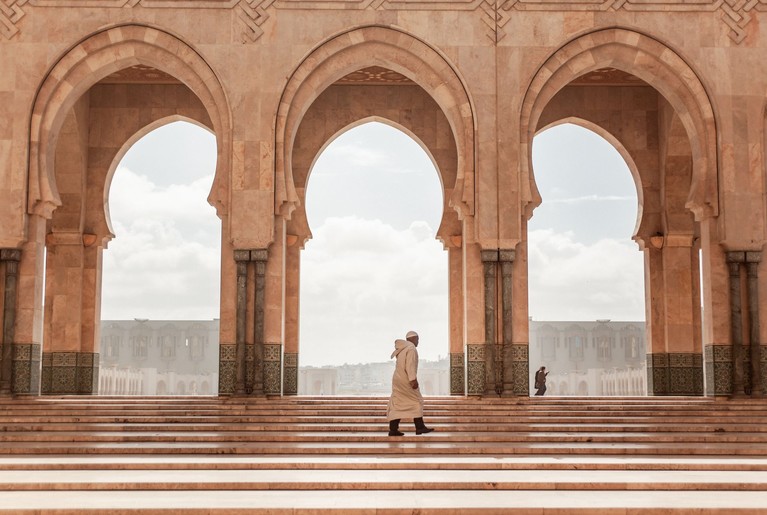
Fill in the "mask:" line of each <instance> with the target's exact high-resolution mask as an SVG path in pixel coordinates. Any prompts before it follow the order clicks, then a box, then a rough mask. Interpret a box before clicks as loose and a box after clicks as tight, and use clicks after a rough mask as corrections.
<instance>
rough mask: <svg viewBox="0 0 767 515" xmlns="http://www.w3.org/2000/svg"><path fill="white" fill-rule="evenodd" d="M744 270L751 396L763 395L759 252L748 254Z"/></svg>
mask: <svg viewBox="0 0 767 515" xmlns="http://www.w3.org/2000/svg"><path fill="white" fill-rule="evenodd" d="M748 254H751V255H753V256H747V261H748V262H747V263H746V269H747V272H748V314H749V317H748V318H749V323H750V327H749V329H750V331H749V335H750V338H751V395H757V396H761V395H764V377H762V353H761V350H762V346H761V342H760V339H759V274H758V268H759V261H761V257H762V256H761V253H760V252H749V253H748ZM748 257H751V259H748Z"/></svg>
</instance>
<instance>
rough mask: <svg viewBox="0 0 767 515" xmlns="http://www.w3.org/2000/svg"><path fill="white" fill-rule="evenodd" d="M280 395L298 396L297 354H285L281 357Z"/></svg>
mask: <svg viewBox="0 0 767 515" xmlns="http://www.w3.org/2000/svg"><path fill="white" fill-rule="evenodd" d="M282 359H283V360H284V363H285V365H284V367H283V370H282V395H298V353H297V352H285V353H284V354H283V355H282Z"/></svg>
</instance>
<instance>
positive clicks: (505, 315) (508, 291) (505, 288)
mask: <svg viewBox="0 0 767 515" xmlns="http://www.w3.org/2000/svg"><path fill="white" fill-rule="evenodd" d="M499 259H500V261H501V316H502V323H503V326H502V327H503V329H502V331H503V334H502V338H503V362H502V363H503V368H502V369H501V372H502V376H501V381H500V382H501V385H502V393H503V395H513V394H514V377H513V370H514V368H513V355H512V352H513V350H512V344H513V332H512V329H513V321H512V320H513V314H514V309H513V305H512V288H513V281H512V279H513V276H512V273H513V265H514V251H513V250H506V251H501V252H499Z"/></svg>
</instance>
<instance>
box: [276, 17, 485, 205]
mask: <svg viewBox="0 0 767 515" xmlns="http://www.w3.org/2000/svg"><path fill="white" fill-rule="evenodd" d="M367 66H382V67H385V68H388V69H390V70H393V71H395V72H398V73H401V74H402V75H404V76H406V77H408V78H409V79H411V80H412V81H413V82H415V83H416V84H418V85H419V86H421V87H422V88H423V89H424V90H425V91H426V92H427V93H428V94H429V95H431V97H432V98H434V100H435V101H436V103H437V105H439V107H440V108H441V109H442V111H443V112H444V114H445V117H446V118H447V120H448V122H449V124H450V128H451V129H452V132H453V137H454V138H455V142H456V149H457V157H458V163H457V174H456V180H455V187H454V189H453V195H452V197H451V198H450V205H451V206H452V207H453V208H455V209H456V210H457V211H458V212H459V214H460V215H461V216H463V215H466V214H468V215H471V214H473V213H474V168H475V156H476V151H475V145H476V141H475V136H474V133H475V129H474V128H475V126H476V124H475V109H474V106H473V103H472V101H471V99H470V98H469V95H468V92H467V88H466V85H465V82H464V81H463V79H462V78H461V77H460V76H459V74H458V72H457V71H456V69H455V68H454V67H453V66H452V65H451V64H450V63H449V62H448V60H447V59H446V58H445V56H443V55H442V54H441V53H439V51H437V50H436V49H434V48H432V47H431V46H429V45H427V44H426V43H424V42H423V41H421V40H419V39H417V38H415V37H413V36H411V35H409V34H407V33H405V32H402V31H400V30H398V29H393V28H384V27H379V26H369V27H362V28H356V29H352V30H349V31H346V32H343V33H340V34H337V35H336V36H333V37H332V38H330V39H329V40H327V41H326V42H324V43H323V44H321V45H319V46H318V47H316V48H315V49H313V50H312V51H311V52H309V54H308V55H307V56H306V57H304V59H303V60H302V61H301V63H300V64H299V65H298V67H297V68H296V70H295V71H294V72H293V74H292V75H291V76H290V78H289V79H288V82H287V84H286V86H285V89H284V91H283V94H282V98H281V100H280V105H279V109H278V112H277V123H276V128H275V199H274V200H275V213H277V214H280V215H282V216H283V217H285V218H289V217H290V214H291V213H292V211H293V210H294V209H295V207H296V205H297V203H298V202H299V199H298V196H297V194H296V190H295V184H294V181H293V169H292V151H293V144H294V141H295V137H296V133H297V131H298V127H299V125H300V124H301V120H302V119H303V117H304V115H305V114H306V111H307V110H308V109H309V107H310V106H311V105H312V102H314V100H315V99H316V98H317V97H318V96H319V95H320V93H322V92H323V91H324V90H325V89H326V88H327V87H328V86H330V85H331V84H333V83H334V82H335V81H337V80H338V79H340V78H342V77H343V76H345V75H347V74H349V73H351V72H353V71H357V70H359V69H361V68H364V67H367Z"/></svg>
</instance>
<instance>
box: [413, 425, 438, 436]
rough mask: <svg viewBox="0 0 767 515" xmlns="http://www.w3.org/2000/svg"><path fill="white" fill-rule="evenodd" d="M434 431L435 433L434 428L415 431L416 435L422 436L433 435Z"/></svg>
mask: <svg viewBox="0 0 767 515" xmlns="http://www.w3.org/2000/svg"><path fill="white" fill-rule="evenodd" d="M432 431H434V428H432V427H422V428H420V429H416V430H415V434H417V435H422V434H426V433H431V432H432Z"/></svg>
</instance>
